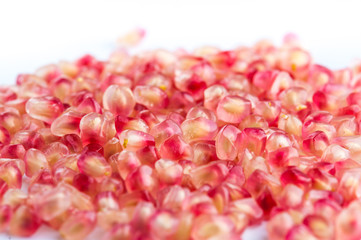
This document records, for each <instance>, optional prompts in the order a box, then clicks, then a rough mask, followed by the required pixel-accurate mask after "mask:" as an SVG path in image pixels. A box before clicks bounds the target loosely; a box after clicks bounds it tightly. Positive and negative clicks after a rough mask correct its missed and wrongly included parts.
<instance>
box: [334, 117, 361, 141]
mask: <svg viewBox="0 0 361 240" xmlns="http://www.w3.org/2000/svg"><path fill="white" fill-rule="evenodd" d="M331 124H332V125H333V126H334V127H335V129H336V134H337V136H339V137H342V136H353V135H358V133H359V125H358V123H357V120H356V118H355V116H342V117H334V118H333V119H332V120H331Z"/></svg>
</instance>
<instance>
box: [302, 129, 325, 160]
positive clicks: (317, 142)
mask: <svg viewBox="0 0 361 240" xmlns="http://www.w3.org/2000/svg"><path fill="white" fill-rule="evenodd" d="M328 145H329V140H328V138H327V135H326V134H325V133H324V132H321V131H316V132H313V133H311V134H310V135H308V136H307V137H306V138H304V140H303V148H304V149H305V151H307V152H310V153H312V154H314V155H315V156H317V157H321V156H322V154H323V153H324V151H325V150H326V148H327V146H328Z"/></svg>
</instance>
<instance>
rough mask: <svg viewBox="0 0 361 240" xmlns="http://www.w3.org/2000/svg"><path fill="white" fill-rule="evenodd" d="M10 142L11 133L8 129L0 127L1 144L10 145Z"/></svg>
mask: <svg viewBox="0 0 361 240" xmlns="http://www.w3.org/2000/svg"><path fill="white" fill-rule="evenodd" d="M10 140H11V139H10V133H9V131H8V130H7V129H6V128H4V127H2V126H0V142H1V143H2V144H9V143H10Z"/></svg>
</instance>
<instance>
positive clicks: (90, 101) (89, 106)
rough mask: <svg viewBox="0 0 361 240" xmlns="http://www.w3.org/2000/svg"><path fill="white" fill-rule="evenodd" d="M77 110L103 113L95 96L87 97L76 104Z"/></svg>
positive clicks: (84, 112) (86, 112)
mask: <svg viewBox="0 0 361 240" xmlns="http://www.w3.org/2000/svg"><path fill="white" fill-rule="evenodd" d="M76 110H77V111H78V112H80V113H83V114H88V113H91V112H96V113H102V109H101V107H100V105H99V103H98V102H97V101H96V100H95V99H94V98H93V97H86V98H84V99H83V101H82V102H81V103H80V104H79V105H78V106H76Z"/></svg>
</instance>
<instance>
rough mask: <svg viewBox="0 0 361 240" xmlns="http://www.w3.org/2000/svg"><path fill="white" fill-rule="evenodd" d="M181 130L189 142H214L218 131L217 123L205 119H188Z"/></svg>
mask: <svg viewBox="0 0 361 240" xmlns="http://www.w3.org/2000/svg"><path fill="white" fill-rule="evenodd" d="M181 128H182V132H183V137H184V139H185V140H186V141H187V142H193V141H200V140H213V139H214V137H215V136H216V135H217V131H218V127H217V124H216V122H214V121H213V120H209V119H207V118H204V117H197V118H191V119H187V120H185V121H184V122H183V123H182V125H181Z"/></svg>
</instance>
